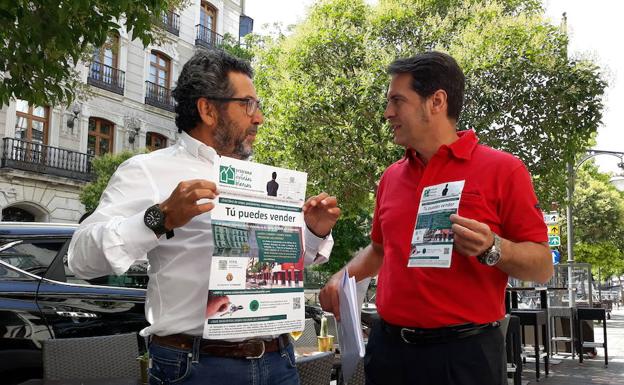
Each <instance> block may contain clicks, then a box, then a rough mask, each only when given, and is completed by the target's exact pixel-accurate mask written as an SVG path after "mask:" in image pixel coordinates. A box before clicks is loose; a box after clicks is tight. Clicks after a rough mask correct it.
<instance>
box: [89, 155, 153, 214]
mask: <svg viewBox="0 0 624 385" xmlns="http://www.w3.org/2000/svg"><path fill="white" fill-rule="evenodd" d="M141 152H144V151H140V152H139V153H141ZM136 154H137V153H136V152H130V151H124V152H120V153H118V154H105V155H102V156H98V157H97V158H94V159H93V161H92V162H91V167H92V168H93V171H94V173H95V176H96V179H95V180H94V181H92V182H89V183H87V184H86V185H85V186H84V187H83V188H82V190H81V191H80V203H82V204H83V205H84V206H85V209H86V211H87V212H88V211H93V210H95V208H96V207H97V206H98V204H99V203H100V197H101V196H102V193H103V192H104V189H106V186H108V181H109V180H110V178H111V176H113V174H114V173H115V170H117V167H119V166H120V165H121V164H122V163H123V162H125V161H126V160H128V159H129V158H131V157H132V156H134V155H136Z"/></svg>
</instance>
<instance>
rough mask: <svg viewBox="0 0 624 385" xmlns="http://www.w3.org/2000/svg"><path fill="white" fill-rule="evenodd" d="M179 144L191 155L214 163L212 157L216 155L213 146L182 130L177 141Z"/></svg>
mask: <svg viewBox="0 0 624 385" xmlns="http://www.w3.org/2000/svg"><path fill="white" fill-rule="evenodd" d="M178 143H179V144H180V146H182V147H184V148H185V149H186V151H188V152H189V153H190V154H191V155H193V156H194V157H196V158H204V159H206V160H208V161H209V162H212V163H214V159H215V157H216V156H217V151H215V149H214V148H212V147H210V146H207V145H206V144H204V143H202V142H200V141H199V140H197V139H195V138H193V137H192V136H190V135H189V134H187V133H186V132H182V134H181V135H180V140H179V141H178Z"/></svg>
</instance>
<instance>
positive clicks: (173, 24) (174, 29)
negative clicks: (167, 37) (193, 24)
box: [162, 11, 180, 36]
mask: <svg viewBox="0 0 624 385" xmlns="http://www.w3.org/2000/svg"><path fill="white" fill-rule="evenodd" d="M162 26H163V28H164V29H165V30H167V31H169V32H171V33H172V34H174V35H176V36H180V15H178V14H177V13H175V12H172V11H170V12H165V13H163V15H162Z"/></svg>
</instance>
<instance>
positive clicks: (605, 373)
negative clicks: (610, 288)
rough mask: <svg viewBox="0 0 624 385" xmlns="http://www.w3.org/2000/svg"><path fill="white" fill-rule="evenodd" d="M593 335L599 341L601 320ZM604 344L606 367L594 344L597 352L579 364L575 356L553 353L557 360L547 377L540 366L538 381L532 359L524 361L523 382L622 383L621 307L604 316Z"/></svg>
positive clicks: (623, 327) (557, 384)
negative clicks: (605, 343)
mask: <svg viewBox="0 0 624 385" xmlns="http://www.w3.org/2000/svg"><path fill="white" fill-rule="evenodd" d="M614 307H615V305H614ZM594 335H595V336H596V340H597V341H602V325H601V324H599V323H596V324H594ZM607 344H608V350H609V365H608V366H607V367H606V368H605V365H604V349H601V348H597V351H598V355H597V356H596V357H595V358H591V359H589V358H584V359H583V363H582V364H581V363H579V361H578V357H577V358H575V359H574V360H573V359H572V358H570V357H569V356H568V357H560V356H556V357H554V361H555V362H558V363H556V364H551V365H550V374H549V375H548V377H544V369H543V366H542V367H541V369H542V371H541V377H540V381H539V382H536V381H535V369H534V366H533V363H527V365H525V366H524V367H523V369H522V370H523V373H522V380H523V381H522V383H523V384H524V385H536V384H540V385H591V384H600V385H606V384H609V385H624V307H620V308H619V309H615V308H614V309H613V311H612V313H611V319H610V320H607ZM585 357H587V356H585ZM510 384H511V382H510Z"/></svg>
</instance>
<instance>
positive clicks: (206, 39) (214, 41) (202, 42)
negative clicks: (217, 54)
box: [195, 24, 223, 48]
mask: <svg viewBox="0 0 624 385" xmlns="http://www.w3.org/2000/svg"><path fill="white" fill-rule="evenodd" d="M221 44H223V36H221V35H219V34H218V33H216V32H215V31H213V30H211V29H209V28H207V27H205V26H203V25H201V24H197V25H196V26H195V45H199V46H202V47H205V48H218V47H220V46H221Z"/></svg>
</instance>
